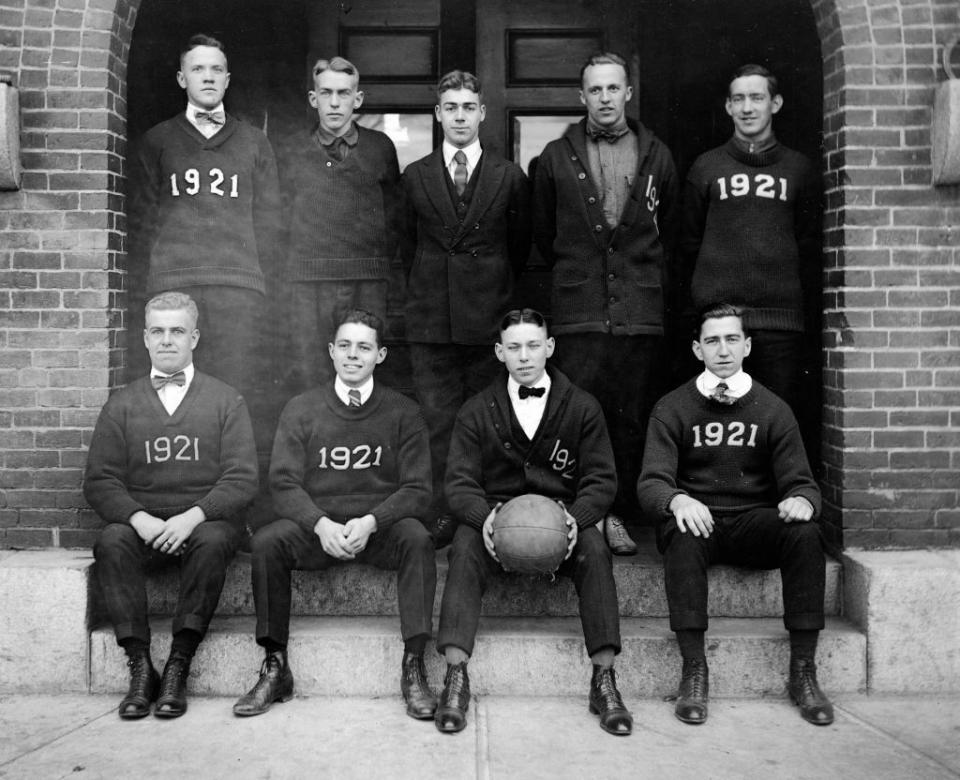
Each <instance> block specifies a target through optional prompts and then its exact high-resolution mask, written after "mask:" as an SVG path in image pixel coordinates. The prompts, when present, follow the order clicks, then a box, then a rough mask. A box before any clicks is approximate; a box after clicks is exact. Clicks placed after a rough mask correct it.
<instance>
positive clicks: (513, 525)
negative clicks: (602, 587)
mask: <svg viewBox="0 0 960 780" xmlns="http://www.w3.org/2000/svg"><path fill="white" fill-rule="evenodd" d="M568 530H569V529H568V528H567V523H566V520H565V518H564V513H563V509H562V508H561V507H560V505H559V504H558V503H557V502H556V501H554V500H553V499H550V498H546V497H545V496H540V495H536V494H535V493H528V494H527V495H523V496H517V497H516V498H514V499H511V500H510V501H508V502H507V503H506V504H504V505H503V506H502V507H500V511H498V512H497V514H496V515H495V516H494V519H493V546H494V549H495V550H496V552H497V557H498V558H499V559H500V563H501V565H502V566H503V568H504V570H505V571H512V572H517V573H519V574H552V573H553V572H555V571H556V570H557V567H559V566H560V564H561V563H562V562H563V558H564V556H565V555H566V554H567V544H568V540H567V532H568Z"/></svg>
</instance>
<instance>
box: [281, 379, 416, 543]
mask: <svg viewBox="0 0 960 780" xmlns="http://www.w3.org/2000/svg"><path fill="white" fill-rule="evenodd" d="M333 385H334V383H333V382H332V381H331V382H328V383H326V384H324V385H321V386H320V387H317V388H314V389H313V390H310V391H308V392H306V393H303V394H302V395H298V396H296V397H295V398H292V399H291V400H290V401H289V402H288V403H287V405H286V406H285V407H284V409H283V413H282V414H281V415H280V423H279V425H278V426H277V434H276V438H275V439H274V443H273V455H272V457H271V459H270V490H271V493H272V495H273V501H274V507H275V508H276V511H277V514H278V515H279V516H280V517H286V518H289V519H290V520H293V521H294V522H296V523H299V524H300V525H301V526H303V527H304V528H305V529H307V530H309V531H311V532H312V531H313V529H314V526H315V525H316V524H317V520H319V519H320V518H321V517H324V516H326V517H329V518H330V519H331V520H333V521H334V522H337V523H344V522H346V521H347V520H350V519H351V518H354V517H362V516H363V515H365V514H367V513H370V514H372V515H373V516H374V517H375V518H376V520H377V529H378V530H381V531H382V530H383V529H384V528H386V527H388V526H389V525H391V524H393V523H395V522H396V521H397V520H400V519H402V518H404V517H417V518H421V517H423V515H424V513H425V512H426V510H427V509H428V507H429V506H430V502H431V499H432V489H431V484H432V478H431V471H430V442H429V437H428V434H427V428H426V424H425V423H424V421H423V417H422V416H421V415H420V408H419V407H418V406H417V405H416V403H414V402H413V401H411V400H410V399H409V398H407V397H406V396H404V395H401V394H400V393H398V392H396V391H394V390H391V389H390V388H388V387H384V386H383V385H382V384H380V383H379V382H375V383H374V386H373V392H372V393H371V394H370V397H369V398H368V399H367V401H366V403H364V404H363V405H362V406H357V407H351V406H347V405H346V404H345V403H343V401H341V400H340V398H339V397H338V396H337V394H336V391H335V390H334V386H333Z"/></svg>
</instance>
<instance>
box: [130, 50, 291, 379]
mask: <svg viewBox="0 0 960 780" xmlns="http://www.w3.org/2000/svg"><path fill="white" fill-rule="evenodd" d="M177 83H178V84H179V85H180V86H181V88H183V89H184V91H185V92H186V93H187V108H186V111H185V112H184V113H182V114H178V115H177V116H175V117H173V118H172V119H168V120H166V121H164V122H161V123H160V124H158V125H156V126H155V127H153V128H151V129H150V130H149V131H147V133H146V135H145V136H144V138H143V140H142V142H141V145H140V149H139V153H138V154H137V156H136V160H135V163H134V164H135V165H136V166H137V167H138V170H137V172H136V173H135V175H134V176H133V177H132V179H133V181H135V182H137V183H138V184H139V189H138V191H137V193H136V194H137V195H138V196H139V202H138V203H137V204H136V207H135V208H134V209H133V211H134V212H135V213H136V214H137V220H138V222H137V224H136V225H134V226H133V228H134V233H135V236H136V238H137V240H138V243H139V244H140V245H141V247H142V249H143V251H144V252H146V253H148V254H149V269H148V275H147V282H146V284H147V286H146V291H147V293H148V294H155V293H158V292H161V291H163V290H171V289H177V290H183V291H186V292H188V293H189V294H190V295H191V296H192V297H193V299H194V300H195V301H196V304H197V306H198V308H199V310H200V314H201V318H202V320H203V325H204V338H203V341H202V342H201V344H200V347H199V352H198V353H197V357H198V360H199V361H200V362H201V363H202V365H203V366H204V368H205V369H206V370H207V371H209V372H210V373H211V374H213V375H214V376H216V377H217V378H219V379H221V380H223V381H224V382H227V383H228V384H230V385H232V386H234V387H236V388H237V389H239V390H240V391H241V392H243V393H245V394H248V395H249V391H251V390H252V389H253V387H252V386H251V377H253V376H255V375H256V372H255V371H251V370H250V365H249V361H245V360H240V359H239V356H240V355H243V354H245V353H248V352H249V350H250V347H251V344H254V343H256V340H257V334H258V333H259V329H258V327H259V325H260V324H261V320H262V317H261V316H260V307H261V305H262V300H263V295H264V291H265V289H266V287H265V279H264V274H265V273H266V274H267V275H270V274H274V273H275V268H274V256H275V252H276V251H277V245H278V239H279V235H280V234H279V225H280V194H279V186H278V183H277V168H276V163H275V161H274V157H273V150H272V149H271V148H270V143H269V141H267V138H266V136H264V134H263V133H261V132H260V131H259V130H256V129H254V128H253V127H250V126H249V125H247V124H244V123H243V122H240V121H238V120H237V119H235V118H234V117H232V116H230V115H229V114H226V113H225V112H224V108H223V96H224V94H225V93H226V91H227V87H228V86H229V84H230V73H229V72H228V70H227V57H226V54H225V53H224V49H223V44H221V43H220V41H218V40H217V39H216V38H211V37H209V36H206V35H194V36H193V37H192V38H191V39H190V40H189V41H188V42H187V45H186V46H185V47H184V49H183V51H182V52H181V54H180V70H179V71H178V72H177Z"/></svg>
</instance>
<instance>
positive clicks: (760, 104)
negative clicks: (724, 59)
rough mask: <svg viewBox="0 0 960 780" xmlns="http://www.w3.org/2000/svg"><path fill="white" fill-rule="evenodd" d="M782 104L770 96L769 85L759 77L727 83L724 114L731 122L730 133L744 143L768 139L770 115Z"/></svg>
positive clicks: (742, 78)
mask: <svg viewBox="0 0 960 780" xmlns="http://www.w3.org/2000/svg"><path fill="white" fill-rule="evenodd" d="M782 105H783V98H782V97H781V96H780V95H777V96H776V97H770V86H769V84H767V80H766V79H765V78H764V77H763V76H741V77H740V78H738V79H734V80H733V81H732V82H730V94H729V95H728V96H727V113H728V114H729V115H730V117H731V118H732V119H733V128H734V133H735V134H736V135H737V137H739V138H741V139H743V140H744V141H765V140H766V139H767V138H769V137H770V134H771V133H772V132H773V115H774V114H776V113H777V112H778V111H779V110H780V107H781V106H782Z"/></svg>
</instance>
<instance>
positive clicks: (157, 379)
mask: <svg viewBox="0 0 960 780" xmlns="http://www.w3.org/2000/svg"><path fill="white" fill-rule="evenodd" d="M150 382H151V384H152V385H153V389H154V390H159V389H160V388H161V387H166V386H167V385H179V386H180V387H183V386H184V385H185V384H186V383H187V375H186V374H184V373H183V371H177V373H176V374H171V375H170V376H158V375H157V374H154V375H153V376H151V377H150Z"/></svg>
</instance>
